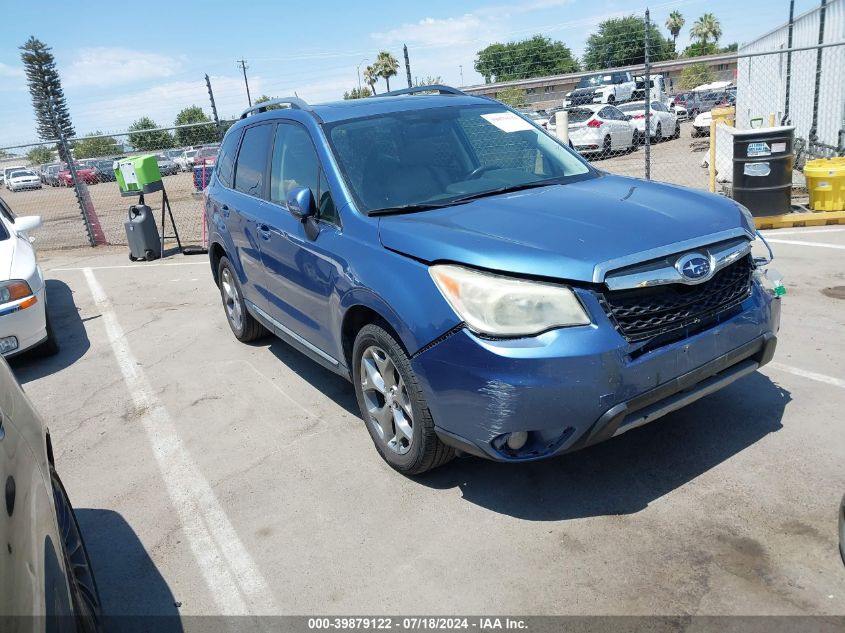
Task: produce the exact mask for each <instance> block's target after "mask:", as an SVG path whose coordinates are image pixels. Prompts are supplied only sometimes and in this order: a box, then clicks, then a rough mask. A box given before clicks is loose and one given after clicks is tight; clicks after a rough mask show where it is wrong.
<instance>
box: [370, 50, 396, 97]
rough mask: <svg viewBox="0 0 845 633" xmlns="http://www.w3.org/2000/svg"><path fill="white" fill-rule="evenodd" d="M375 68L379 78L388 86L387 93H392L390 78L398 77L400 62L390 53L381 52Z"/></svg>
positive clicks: (377, 57)
mask: <svg viewBox="0 0 845 633" xmlns="http://www.w3.org/2000/svg"><path fill="white" fill-rule="evenodd" d="M374 66H375V69H376V73H377V74H378V76H379V77H381V78H382V79H384V83H386V84H387V91H388V92H390V78H391V77H395V76H396V72H397V71H398V70H399V61H398V60H397V59H396V58H395V57H394V56H393V55H392V54H391V53H390V52H389V51H380V52H379V54H378V55H377V56H376V61H375V64H374Z"/></svg>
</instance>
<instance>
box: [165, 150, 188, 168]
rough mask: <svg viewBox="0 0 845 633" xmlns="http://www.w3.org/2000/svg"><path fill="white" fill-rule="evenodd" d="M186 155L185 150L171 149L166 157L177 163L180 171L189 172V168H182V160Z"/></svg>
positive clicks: (166, 153) (166, 152)
mask: <svg viewBox="0 0 845 633" xmlns="http://www.w3.org/2000/svg"><path fill="white" fill-rule="evenodd" d="M184 154H185V149H184V148H181V149H169V150H167V151H165V152H164V155H165V156H167V158H169V159H170V160H172V161H173V162H174V163H176V166H177V167H178V168H179V171H187V167H182V162H181V159H182V157H183V156H184Z"/></svg>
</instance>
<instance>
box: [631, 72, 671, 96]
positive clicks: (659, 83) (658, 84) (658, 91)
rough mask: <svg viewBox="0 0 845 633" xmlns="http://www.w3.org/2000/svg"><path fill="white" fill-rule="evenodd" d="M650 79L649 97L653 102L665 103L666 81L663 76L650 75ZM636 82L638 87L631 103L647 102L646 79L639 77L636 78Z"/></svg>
mask: <svg viewBox="0 0 845 633" xmlns="http://www.w3.org/2000/svg"><path fill="white" fill-rule="evenodd" d="M649 79H650V80H651V81H650V83H651V88H650V94H649V97H650V98H651V100H652V101H663V97H665V96H666V80H665V79H664V78H663V75H650V77H649ZM634 81H636V82H637V87H636V88H634V94H633V96H632V97H631V101H645V77H644V76H643V75H638V76H636V77H634Z"/></svg>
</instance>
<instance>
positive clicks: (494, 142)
mask: <svg viewBox="0 0 845 633" xmlns="http://www.w3.org/2000/svg"><path fill="white" fill-rule="evenodd" d="M326 130H327V135H328V137H329V141H330V143H331V145H332V148H333V150H334V154H335V156H336V157H337V159H338V163H339V165H340V168H341V171H342V173H343V176H344V177H345V179H346V181H347V183H348V184H349V187H350V189H351V190H352V192H353V194H354V195H355V198H356V201H357V202H358V205H359V208H361V210H362V211H364V212H372V211H377V210H380V209H395V208H396V207H401V206H408V205H425V204H438V205H444V204H449V203H450V201H456V200H458V199H459V198H462V197H464V196H467V195H480V194H481V195H483V193H484V192H492V191H495V190H499V189H502V188H509V187H520V186H527V185H529V184H530V183H539V182H541V181H546V180H550V179H557V180H559V181H560V182H563V181H565V180H572V179H582V178H587V177H592V176H593V175H594V172H592V170H591V169H590V168H589V167H588V166H587V165H586V164H585V163H584V162H583V161H582V160H581V159H580V158H579V157H577V156H576V155H575V154H574V152H572V151H570V150H569V148H568V147H566V146H564V145H562V144H561V143H560V142H558V141H557V140H556V139H554V138H552V137H550V136H549V135H547V134H545V133H544V132H542V131H541V130H539V129H537V128H536V127H535V126H534V125H532V124H531V123H529V122H528V121H526V120H525V119H524V118H522V117H521V116H519V115H517V114H514V113H513V112H511V111H510V110H507V109H505V108H503V107H502V106H498V105H494V104H490V105H474V106H453V107H441V108H433V109H427V110H411V111H404V112H390V113H386V114H383V115H378V116H374V117H368V118H363V119H352V120H347V121H339V122H337V123H334V124H331V125H328V126H326Z"/></svg>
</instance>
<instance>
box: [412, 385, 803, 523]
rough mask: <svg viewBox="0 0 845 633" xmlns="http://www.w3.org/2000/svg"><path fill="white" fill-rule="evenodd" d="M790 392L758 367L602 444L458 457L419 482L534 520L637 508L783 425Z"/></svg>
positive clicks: (494, 508)
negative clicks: (543, 454)
mask: <svg viewBox="0 0 845 633" xmlns="http://www.w3.org/2000/svg"><path fill="white" fill-rule="evenodd" d="M790 400H791V397H790V394H789V392H788V391H786V390H785V389H783V388H781V387H779V386H777V385H775V384H774V383H772V382H771V380H769V378H767V377H766V376H764V375H763V374H760V373H759V372H758V373H754V374H752V375H750V376H747V377H746V378H743V379H742V380H739V381H737V382H736V383H734V384H733V385H731V386H729V387H727V388H725V389H724V390H722V391H721V392H718V393H716V394H713V395H711V396H708V397H706V398H704V399H702V400H699V401H698V402H696V403H693V404H692V405H690V406H688V407H686V408H684V409H682V410H680V411H676V412H674V413H672V414H670V415H668V416H666V417H665V418H663V419H660V420H656V421H655V422H652V423H651V424H647V425H646V426H644V427H641V428H639V429H635V430H632V431H630V432H628V433H625V434H624V435H621V436H619V437H617V438H614V439H611V440H609V441H607V442H605V443H603V444H598V445H595V446H592V447H589V448H586V449H584V450H581V451H578V452H575V453H571V454H568V455H563V456H561V457H559V458H554V459H550V460H544V461H538V462H532V463H524V464H501V463H495V462H490V461H486V460H482V459H478V458H474V457H467V458H463V459H458V460H455V461H454V462H452V463H451V464H448V465H446V466H444V467H442V468H439V469H437V470H435V471H432V472H431V473H428V474H426V475H423V476H420V477H418V478H416V479H417V481H418V482H419V483H420V484H422V485H425V486H429V487H431V488H436V489H449V488H456V487H457V488H460V489H461V492H462V494H463V498H464V500H466V501H468V502H470V503H474V504H476V505H478V506H481V507H484V508H487V509H489V510H492V511H494V512H498V513H501V514H506V515H509V516H513V517H517V518H521V519H528V520H532V521H562V520H567V519H578V518H585V517H592V516H603V515H620V514H631V513H634V512H637V511H639V510H642V509H643V508H645V507H647V506H648V505H649V504H650V503H651V502H653V501H655V500H657V499H659V498H660V497H662V496H663V495H665V494H667V493H669V492H671V491H673V490H675V489H676V488H678V487H680V486H682V485H684V484H686V483H688V482H689V481H691V480H693V479H695V478H696V477H698V476H699V475H701V474H702V473H705V472H707V471H708V470H710V469H712V468H714V467H715V466H717V465H719V464H720V463H722V462H724V461H726V460H728V459H730V458H731V457H732V456H734V455H736V454H737V453H739V452H741V451H743V450H744V449H746V448H748V447H749V446H751V445H753V444H754V443H756V442H758V441H759V440H760V439H762V438H763V437H765V436H766V435H768V434H769V433H774V432H776V431H778V430H779V429H781V428H782V425H781V419H782V418H783V412H784V409H785V407H786V405H787V404H788V403H789V402H790Z"/></svg>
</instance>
